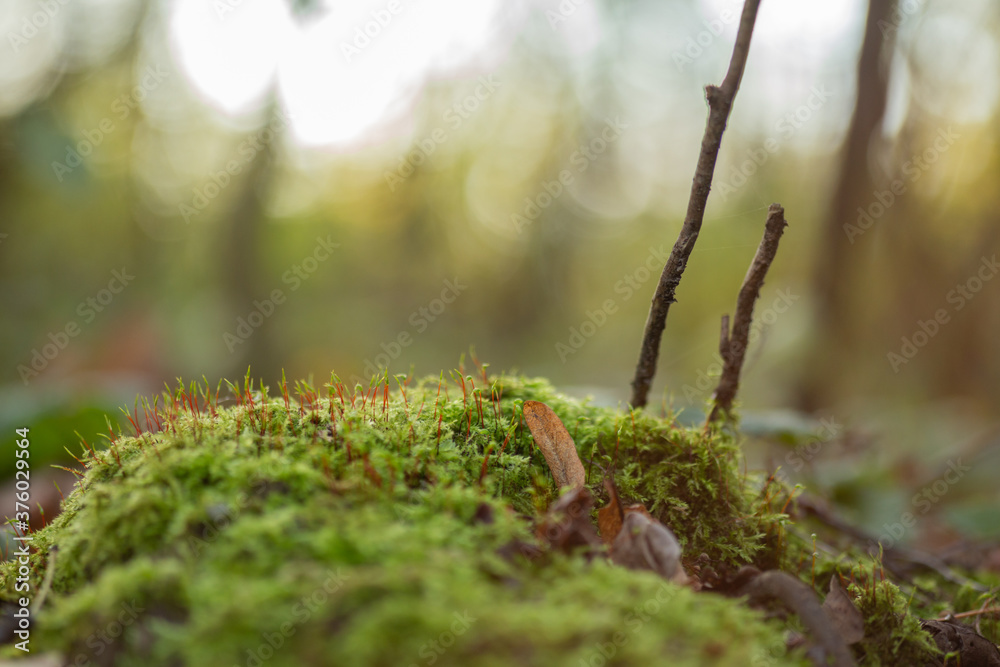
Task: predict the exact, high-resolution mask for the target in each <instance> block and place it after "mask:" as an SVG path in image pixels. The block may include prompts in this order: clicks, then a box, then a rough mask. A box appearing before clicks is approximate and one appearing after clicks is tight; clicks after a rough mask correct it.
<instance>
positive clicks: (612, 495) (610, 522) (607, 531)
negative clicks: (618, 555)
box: [597, 477, 625, 544]
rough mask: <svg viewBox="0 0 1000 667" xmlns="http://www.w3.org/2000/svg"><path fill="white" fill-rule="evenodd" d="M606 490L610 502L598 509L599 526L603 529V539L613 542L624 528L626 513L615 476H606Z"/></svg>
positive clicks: (608, 542)
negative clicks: (621, 502) (619, 498)
mask: <svg viewBox="0 0 1000 667" xmlns="http://www.w3.org/2000/svg"><path fill="white" fill-rule="evenodd" d="M604 490H605V491H607V492H608V504H607V505H605V506H604V507H602V508H601V509H599V510H597V528H598V530H600V531H601V540H602V541H603V542H604V543H605V544H611V543H612V542H613V541H614V539H615V537H617V536H618V532H619V531H620V530H621V529H622V521H623V520H624V518H625V513H624V512H623V511H622V506H621V504H620V503H619V501H618V489H617V488H616V487H615V482H614V479H613V478H611V477H605V478H604Z"/></svg>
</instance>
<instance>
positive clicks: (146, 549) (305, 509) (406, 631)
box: [0, 376, 895, 667]
mask: <svg viewBox="0 0 1000 667" xmlns="http://www.w3.org/2000/svg"><path fill="white" fill-rule="evenodd" d="M231 388H232V391H233V395H234V399H233V401H232V402H231V403H229V404H225V403H226V402H224V401H223V402H220V401H219V396H218V391H216V395H215V396H213V395H212V392H211V391H210V390H209V388H207V387H206V388H205V389H203V390H199V388H197V387H192V388H190V389H185V388H179V389H178V390H176V391H174V392H170V393H169V394H167V395H165V397H164V398H165V401H164V405H165V407H164V408H163V409H160V410H155V411H153V412H152V413H151V414H152V417H151V423H154V424H156V425H157V427H158V428H157V432H155V433H150V432H146V433H137V434H136V435H135V436H133V437H119V438H117V439H116V441H115V442H113V443H111V444H110V445H109V446H108V447H107V448H106V449H103V450H100V451H96V452H95V451H92V450H88V451H87V452H86V454H87V461H86V463H87V471H86V474H85V476H84V478H83V479H82V480H81V483H80V484H79V486H78V488H77V490H76V491H75V492H74V493H73V494H72V495H71V496H70V497H69V498H67V500H66V503H65V508H64V511H63V512H62V514H60V515H59V516H58V517H57V518H56V519H55V521H53V522H52V523H51V524H50V525H49V526H47V527H46V528H44V529H42V530H40V531H37V532H36V533H34V535H33V546H34V547H35V549H36V550H35V551H34V553H33V554H32V556H31V565H32V568H33V575H32V588H33V589H34V590H39V587H45V588H47V594H46V595H47V597H46V600H45V603H44V606H43V608H42V609H41V611H40V612H39V613H38V614H37V625H36V629H35V633H34V634H33V637H32V642H33V644H34V646H33V649H34V650H39V649H45V650H56V651H59V652H61V653H62V655H63V656H64V658H65V660H66V661H67V662H68V663H72V664H115V665H132V664H135V665H161V664H162V665H168V664H186V665H247V666H253V665H260V664H263V663H265V662H266V663H267V664H269V665H300V664H321V663H322V664H358V665H361V664H367V665H406V666H410V665H420V666H423V665H428V666H429V665H445V666H447V665H460V664H468V663H470V662H472V661H473V660H474V661H475V662H476V664H485V665H493V664H495V665H509V664H528V665H572V666H574V667H577V666H580V665H593V666H598V665H604V664H613V665H647V664H655V663H658V662H662V661H664V660H669V661H670V662H671V664H680V665H705V664H718V665H737V664H738V665H745V664H747V663H748V662H750V663H751V664H753V660H758V662H761V661H763V662H766V663H767V664H772V665H781V664H805V663H804V657H803V655H802V654H801V652H800V653H793V654H786V651H785V648H784V646H785V645H784V628H783V626H782V625H781V624H780V623H778V622H777V621H773V620H769V621H766V620H765V619H764V618H763V616H762V615H761V614H760V613H757V612H754V611H751V610H749V609H747V608H746V606H745V604H744V603H743V602H742V601H740V600H734V599H726V598H722V597H720V596H716V595H711V594H695V593H693V592H692V591H690V590H689V589H687V588H683V587H679V586H676V585H675V584H672V583H667V582H664V581H662V580H660V579H658V578H657V577H655V576H654V575H653V574H651V573H645V572H634V571H629V570H625V569H622V568H619V567H614V566H612V565H610V564H608V563H606V562H604V561H602V560H600V559H598V560H595V561H592V562H588V561H587V560H586V559H584V558H581V557H579V556H563V555H558V554H553V553H549V554H546V555H545V556H544V557H543V558H541V559H537V560H534V561H528V560H526V559H524V558H522V557H520V556H513V557H512V556H509V554H510V553H511V552H512V551H515V550H514V549H512V545H517V544H524V543H533V542H534V541H535V538H534V536H533V535H532V529H531V521H532V520H533V519H534V518H535V517H537V514H538V513H539V512H540V511H543V510H544V509H545V508H547V507H548V505H549V504H550V503H551V502H552V500H553V499H554V498H555V497H556V495H557V490H556V489H555V487H554V484H553V482H552V479H551V475H550V473H549V470H548V468H547V467H546V465H545V461H544V458H543V457H542V455H541V453H540V452H539V451H538V450H537V448H536V447H534V445H533V441H532V439H531V436H530V433H529V432H528V431H527V429H526V428H524V427H523V425H522V420H521V415H520V405H521V403H522V402H523V401H524V400H528V399H531V400H537V401H542V402H544V403H547V404H548V405H549V406H550V407H552V408H553V410H554V411H555V412H556V413H557V414H558V415H559V416H560V418H561V419H562V420H563V422H564V423H565V424H566V426H567V428H568V430H569V432H570V433H571V434H572V435H573V437H574V439H575V441H576V444H577V447H578V450H579V452H580V455H581V458H582V459H583V461H584V466H585V468H586V469H587V471H588V486H589V487H590V488H591V489H592V490H593V491H594V492H595V494H596V495H597V496H598V497H599V499H601V498H602V495H603V494H604V491H603V488H602V486H601V479H602V476H603V474H604V473H603V470H611V469H612V468H613V469H614V470H615V480H616V482H617V485H618V488H619V491H620V494H621V496H622V499H623V500H624V501H626V502H642V503H644V504H645V505H646V506H647V507H648V508H649V509H650V510H651V511H652V513H653V514H654V515H656V516H657V517H658V518H660V519H661V520H662V521H663V522H664V523H666V524H667V525H668V526H669V527H670V528H671V529H672V530H673V531H674V532H675V533H676V534H677V536H678V538H679V539H680V541H681V542H682V544H683V545H684V548H685V559H686V560H687V561H689V565H690V564H691V563H693V562H694V559H697V558H698V557H699V555H700V554H702V553H704V554H706V555H707V556H708V558H709V560H710V561H711V562H712V565H713V567H714V568H715V569H716V570H719V571H722V570H735V569H736V568H738V567H739V566H741V565H744V564H755V565H758V566H760V567H774V566H777V565H782V564H787V562H788V559H789V558H800V554H801V552H802V550H803V548H804V547H802V545H795V544H792V546H791V547H790V546H789V544H791V543H790V542H789V537H788V536H787V535H786V533H785V530H784V525H785V521H786V517H785V516H784V515H782V514H780V513H779V512H778V510H780V509H781V507H782V506H783V505H784V503H785V502H786V501H787V499H788V493H789V492H788V491H787V490H785V489H783V488H781V487H780V486H778V485H776V484H773V483H769V482H768V481H767V480H764V479H759V478H754V477H752V476H746V475H745V474H742V473H741V472H740V470H739V465H738V461H739V459H738V450H737V446H736V443H735V441H734V439H733V436H732V435H731V434H729V433H728V432H722V431H709V432H706V431H702V430H688V429H683V428H680V427H678V426H677V425H676V424H675V423H674V422H673V421H672V420H671V419H669V418H667V419H658V418H655V417H653V416H651V415H648V414H646V413H645V412H643V411H636V412H634V413H622V412H619V411H616V410H611V409H604V408H597V407H593V406H591V405H588V404H586V403H581V402H579V401H576V400H572V399H569V398H567V397H565V396H563V395H561V394H559V393H557V392H555V391H554V390H553V389H552V387H551V386H550V385H549V384H548V383H546V382H544V381H541V380H529V379H524V378H519V377H508V376H498V377H493V378H489V379H486V378H485V377H484V378H481V379H480V381H479V382H477V381H476V380H475V379H473V378H472V377H457V378H456V380H455V381H454V382H452V383H445V382H444V381H443V379H429V380H424V381H422V382H419V383H416V384H414V385H410V386H406V385H405V384H400V386H399V388H398V389H397V390H396V391H391V392H390V391H389V389H388V386H387V383H384V382H373V384H372V385H371V386H369V388H368V389H365V388H363V387H356V388H354V389H353V390H351V389H350V388H348V387H345V386H344V385H343V384H342V383H341V382H340V381H339V379H337V378H336V377H334V378H332V380H331V382H330V384H329V385H327V386H326V387H325V391H323V392H322V394H323V395H320V392H317V391H315V390H314V389H313V388H311V387H310V386H308V385H306V384H304V383H300V384H297V385H296V391H295V392H293V393H294V394H295V398H290V397H289V396H288V392H287V389H286V388H285V387H282V391H281V395H279V397H277V398H274V397H269V396H268V393H267V391H266V389H264V388H261V389H260V390H254V389H253V388H252V387H251V385H250V383H249V380H246V381H245V382H244V384H243V386H242V387H239V386H235V385H231ZM199 391H200V392H201V393H199ZM147 414H150V413H149V411H147ZM139 421H140V420H139V415H138V414H136V422H137V423H138V422H139ZM501 554H508V555H505V556H502V555H501ZM789 554H794V556H790V555H789ZM14 565H15V564H14V563H10V562H8V563H4V564H2V565H0V599H7V600H10V599H14V598H16V597H17V595H16V593H15V591H14V583H15V578H16V573H15V567H14ZM43 581H44V584H43ZM894 604H895V603H894ZM5 651H6V653H7V654H8V655H15V654H16V653H17V652H16V651H15V650H14V649H13V647H10V646H8V647H6V648H5Z"/></svg>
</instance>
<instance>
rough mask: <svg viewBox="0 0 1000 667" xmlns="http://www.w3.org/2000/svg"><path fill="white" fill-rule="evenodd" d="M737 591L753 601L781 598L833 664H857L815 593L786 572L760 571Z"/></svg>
mask: <svg viewBox="0 0 1000 667" xmlns="http://www.w3.org/2000/svg"><path fill="white" fill-rule="evenodd" d="M740 594H741V595H747V596H749V597H750V599H751V600H755V601H759V600H765V599H768V598H774V599H777V600H780V601H781V602H782V604H784V605H785V606H786V607H788V608H789V609H791V610H792V611H794V612H795V613H796V614H798V616H799V619H800V620H801V621H802V625H804V626H805V627H806V629H807V630H809V632H810V633H811V634H812V636H813V638H814V639H815V640H816V641H817V642H818V643H819V645H820V646H822V647H823V648H824V649H826V656H827V657H828V658H833V664H834V665H835V666H836V667H850V666H851V665H856V664H857V663H856V662H855V661H854V657H853V656H852V655H851V651H850V649H849V648H847V644H845V643H844V640H843V638H842V637H841V636H840V635H839V634H838V633H837V630H836V628H835V627H834V624H833V623H831V622H830V618H829V617H828V616H827V615H826V612H824V611H823V607H822V606H821V605H820V603H819V600H818V599H816V593H815V592H814V591H813V590H812V589H811V588H809V586H808V585H806V584H804V583H803V582H801V581H799V580H798V579H796V578H795V577H793V576H792V575H790V574H788V573H787V572H780V571H778V570H770V571H768V572H763V573H761V574H759V575H758V576H757V577H755V578H754V579H752V580H751V581H750V583H748V584H746V585H745V586H744V587H743V588H742V589H741V590H740ZM824 664H829V662H827V663H824Z"/></svg>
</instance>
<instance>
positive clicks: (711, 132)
mask: <svg viewBox="0 0 1000 667" xmlns="http://www.w3.org/2000/svg"><path fill="white" fill-rule="evenodd" d="M759 6H760V0H746V3H744V5H743V15H742V16H741V17H740V27H739V31H738V32H737V34H736V44H735V45H734V46H733V57H732V59H731V60H730V61H729V71H728V72H726V78H725V79H723V81H722V85H721V86H706V88H705V96H706V97H707V98H708V108H709V111H708V121H707V122H706V124H705V134H704V135H703V136H702V139H701V154H700V155H699V156H698V166H697V167H696V168H695V172H694V181H693V182H692V184H691V195H690V197H689V198H688V208H687V215H686V216H685V217H684V226H683V227H681V232H680V234H679V235H678V237H677V242H676V243H674V248H673V250H671V251H670V258H669V259H668V260H667V264H666V266H664V267H663V273H662V274H661V275H660V282H659V284H657V286H656V293H655V294H654V295H653V301H652V303H651V304H650V306H649V317H647V318H646V328H645V331H643V334H642V347H641V348H640V350H639V363H638V364H637V365H636V368H635V377H634V378H633V379H632V400H631V403H632V406H633V407H637V408H639V407H643V406H645V405H646V399H647V396H648V394H649V387H650V385H651V384H652V383H653V376H654V375H655V374H656V361H657V359H658V358H659V356H660V340H661V339H662V338H663V328H664V327H665V326H666V323H667V312H668V311H669V310H670V304H672V303H674V302H675V301H676V299H675V298H674V293H675V292H676V290H677V285H678V284H679V283H680V281H681V274H683V273H684V269H685V267H687V262H688V258H689V257H690V256H691V251H692V250H694V243H695V241H697V240H698V233H699V232H700V231H701V223H702V220H703V219H704V217H705V203H706V202H707V201H708V193H709V191H710V190H711V189H712V176H713V174H714V173H715V162H716V160H717V159H718V157H719V147H720V146H721V145H722V133H723V132H725V131H726V123H727V122H728V120H729V111H730V109H731V108H732V106H733V99H734V98H735V97H736V91H737V90H739V87H740V81H741V80H742V79H743V69H744V67H745V66H746V62H747V54H748V53H749V52H750V36H751V35H752V34H753V26H754V23H755V22H756V20H757V8H758V7H759Z"/></svg>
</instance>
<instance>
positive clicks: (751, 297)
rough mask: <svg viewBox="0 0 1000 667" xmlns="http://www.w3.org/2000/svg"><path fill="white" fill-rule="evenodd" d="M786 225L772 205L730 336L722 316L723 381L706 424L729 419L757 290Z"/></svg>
mask: <svg viewBox="0 0 1000 667" xmlns="http://www.w3.org/2000/svg"><path fill="white" fill-rule="evenodd" d="M786 226H788V223H787V222H785V209H783V208H782V207H781V205H780V204H771V205H770V206H769V207H768V209H767V223H765V225H764V238H762V239H761V240H760V245H759V246H757V253H756V254H755V255H754V256H753V263H752V264H750V268H749V269H748V270H747V275H746V277H745V278H743V287H741V288H740V294H739V296H738V297H737V298H736V315H735V316H734V318H733V330H732V333H730V332H729V316H728V315H723V316H722V333H721V335H720V337H719V354H720V355H722V377H720V378H719V386H718V387H716V389H715V405H714V406H713V407H712V414H710V415H709V416H708V421H709V422H713V421H715V420H716V419H717V418H718V417H719V416H720V415H723V414H725V415H728V414H729V410H730V409H731V408H732V407H733V399H734V398H736V390H737V389H739V387H740V370H741V369H742V368H743V358H744V357H745V356H746V352H747V342H748V341H749V340H750V323H751V322H752V321H753V305H754V303H755V302H756V301H757V297H759V296H760V288H761V287H763V286H764V276H766V275H767V270H768V269H769V268H770V267H771V262H773V261H774V255H775V254H776V253H777V252H778V241H780V240H781V234H782V232H783V231H784V230H785V227H786Z"/></svg>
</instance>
